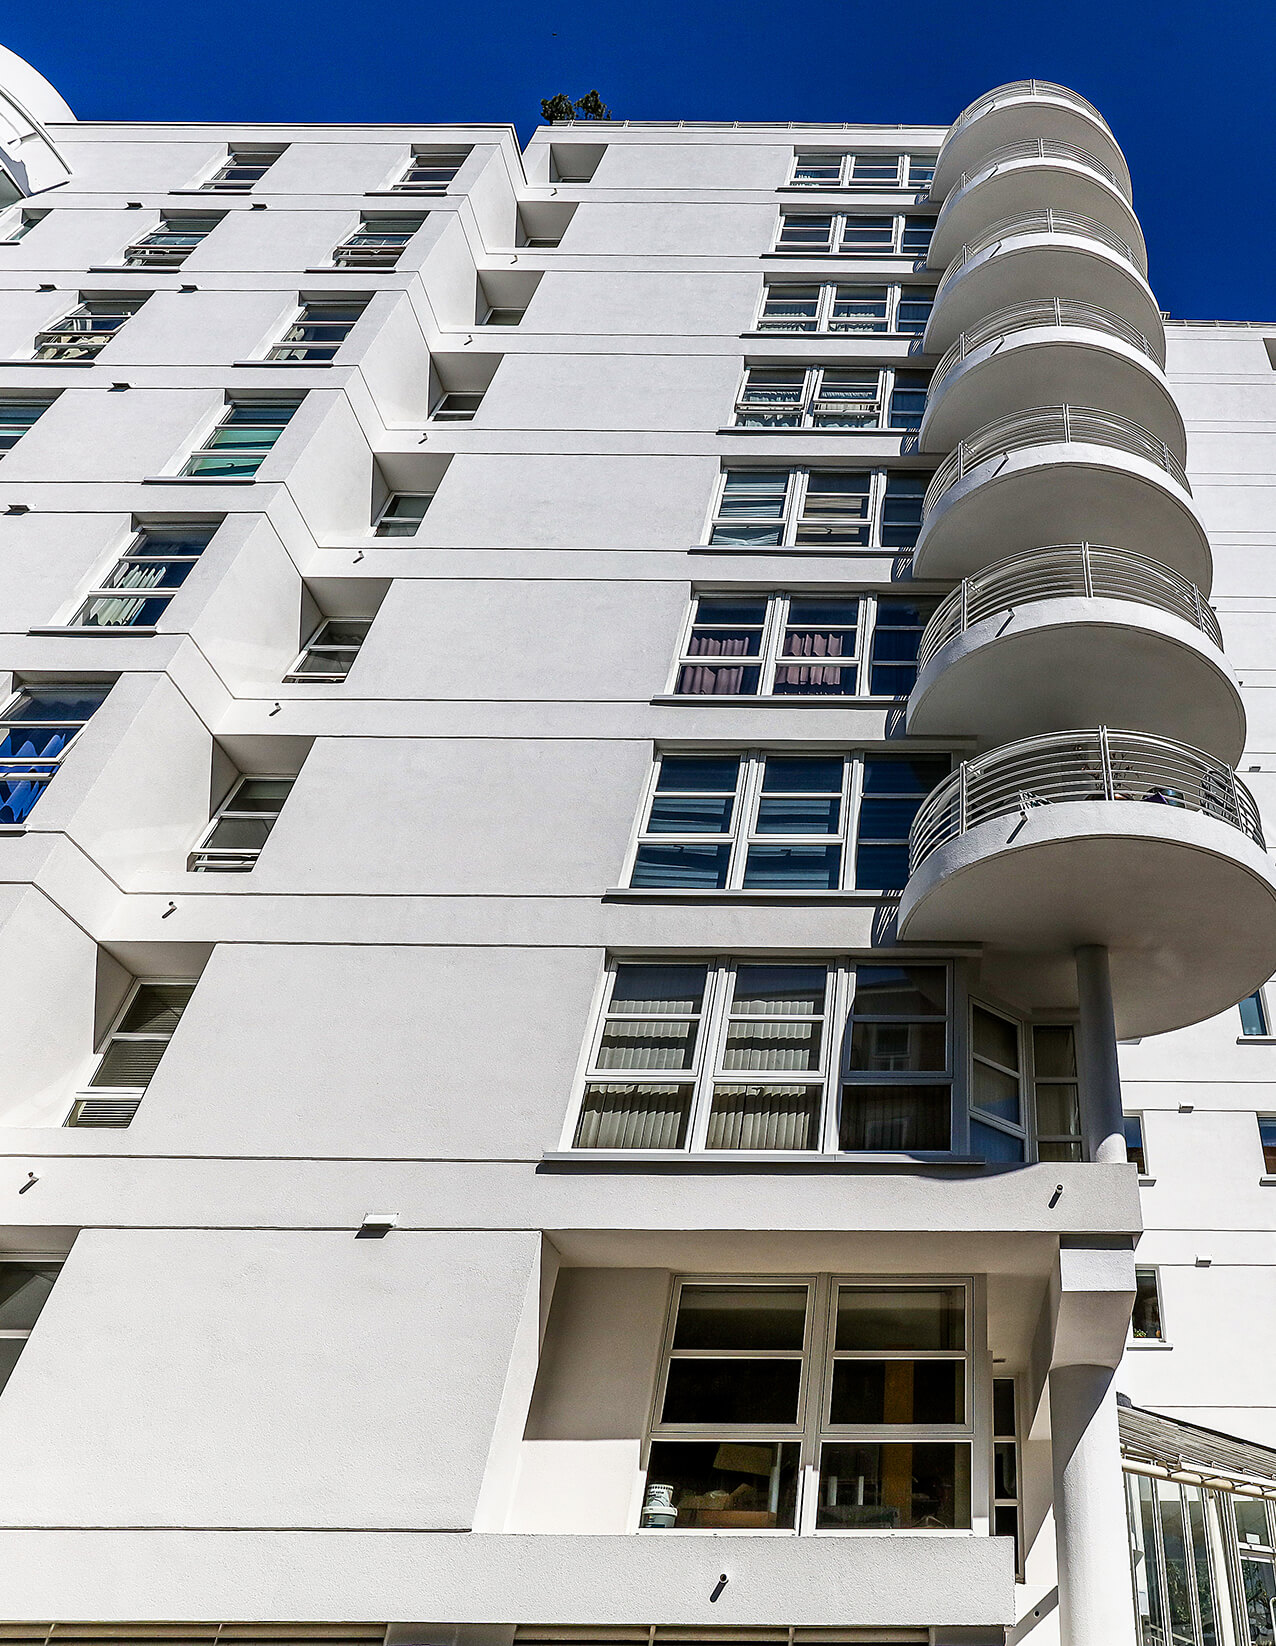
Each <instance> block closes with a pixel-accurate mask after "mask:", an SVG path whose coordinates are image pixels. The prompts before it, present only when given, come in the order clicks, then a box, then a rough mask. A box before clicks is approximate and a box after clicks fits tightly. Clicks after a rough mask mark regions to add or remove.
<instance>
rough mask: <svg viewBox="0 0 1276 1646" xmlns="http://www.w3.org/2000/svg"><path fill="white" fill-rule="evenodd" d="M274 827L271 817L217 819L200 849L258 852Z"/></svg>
mask: <svg viewBox="0 0 1276 1646" xmlns="http://www.w3.org/2000/svg"><path fill="white" fill-rule="evenodd" d="M274 826H275V823H274V819H273V818H271V817H261V818H257V817H219V818H218V820H217V822H216V823H215V824H214V825H213V827H212V830H211V832H210V833H209V836H208V838H207V840H205V842H204V844H203V846H202V847H201V848H200V849H201V850H202V851H207V850H208V849H209V848H210V847H215V848H217V849H218V850H219V851H260V850H261V848H262V847H263V846H264V845H265V844H266V839H267V837H268V836H269V834H270V831H271V829H272V828H274Z"/></svg>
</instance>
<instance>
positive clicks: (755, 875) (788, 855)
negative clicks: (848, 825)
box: [744, 846, 842, 892]
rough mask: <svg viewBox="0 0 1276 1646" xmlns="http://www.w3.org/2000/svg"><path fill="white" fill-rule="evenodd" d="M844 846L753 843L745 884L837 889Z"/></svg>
mask: <svg viewBox="0 0 1276 1646" xmlns="http://www.w3.org/2000/svg"><path fill="white" fill-rule="evenodd" d="M841 865H842V848H841V847H840V846H750V847H749V855H748V857H747V858H746V860H745V865H744V884H745V885H746V886H747V887H750V888H754V889H759V890H768V891H809V892H831V891H836V890H837V886H838V881H839V878H840V875H841Z"/></svg>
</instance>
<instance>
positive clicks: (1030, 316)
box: [930, 297, 1156, 393]
mask: <svg viewBox="0 0 1276 1646" xmlns="http://www.w3.org/2000/svg"><path fill="white" fill-rule="evenodd" d="M1039 326H1082V327H1084V328H1085V329H1086V330H1087V331H1101V332H1106V333H1107V334H1108V336H1109V337H1116V338H1119V339H1120V340H1121V342H1123V343H1129V344H1130V345H1131V346H1132V347H1133V348H1136V349H1138V350H1139V351H1140V352H1141V353H1143V354H1146V355H1147V357H1148V359H1149V360H1153V361H1155V360H1156V355H1155V354H1154V353H1153V352H1152V345H1151V343H1149V342H1148V340H1147V338H1146V337H1144V335H1143V333H1142V332H1141V331H1140V330H1139V329H1138V327H1137V326H1132V325H1131V324H1130V322H1129V321H1128V320H1122V318H1121V316H1120V315H1119V314H1113V313H1112V311H1111V309H1101V308H1099V307H1098V305H1097V304H1095V303H1074V302H1072V301H1071V300H1070V299H1068V298H1064V297H1052V298H1042V299H1040V300H1039V301H1037V302H1032V303H1013V304H1011V305H1010V306H1009V307H1007V308H1004V309H998V310H997V312H996V314H990V315H989V316H988V318H987V319H986V320H981V321H980V322H979V324H978V325H977V326H972V327H971V328H970V330H969V331H964V332H962V334H961V336H960V337H959V338H958V339H957V341H956V342H955V343H954V344H953V346H952V348H951V349H949V351H948V353H947V354H946V355H945V356H944V357H943V359H942V360H941V361H940V362H939V364H938V365H937V366H936V367H935V370H934V372H933V373H932V375H931V380H930V388H931V392H932V393H933V392H934V390H935V389H936V388H938V386H939V385H940V383H942V382H943V380H944V378H945V377H947V376H948V374H949V372H950V371H952V369H953V367H954V366H956V365H957V364H959V362H961V361H962V360H964V359H965V358H966V356H967V355H968V354H972V353H973V352H974V350H975V349H978V348H982V347H983V345H984V344H985V343H991V342H993V341H995V340H996V339H997V338H999V337H1009V336H1011V335H1012V334H1013V333H1015V332H1018V331H1033V330H1035V329H1036V328H1037V327H1039Z"/></svg>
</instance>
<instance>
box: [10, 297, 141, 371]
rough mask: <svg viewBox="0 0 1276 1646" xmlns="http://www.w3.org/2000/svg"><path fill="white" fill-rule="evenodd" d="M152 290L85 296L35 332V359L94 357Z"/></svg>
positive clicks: (33, 356) (81, 358)
mask: <svg viewBox="0 0 1276 1646" xmlns="http://www.w3.org/2000/svg"><path fill="white" fill-rule="evenodd" d="M149 295H150V294H149V293H144V294H143V295H142V296H141V297H93V298H81V299H80V302H79V305H78V306H77V307H76V308H74V309H72V310H71V312H70V314H68V315H66V316H64V318H63V319H61V320H59V321H58V323H57V325H55V326H50V327H49V329H48V331H41V332H37V333H36V335H35V353H34V354H33V355H32V359H33V360H92V359H93V358H94V357H95V356H96V355H99V354H101V352H102V350H103V349H104V348H105V347H106V345H107V344H108V343H109V342H110V341H111V339H112V338H113V337H114V336H115V334H116V332H117V331H119V329H120V327H121V326H123V324H124V322H125V321H126V320H128V319H129V317H130V316H131V315H134V314H136V313H137V311H138V310H139V309H140V308H141V306H142V304H143V303H145V301H146V299H147V297H148V296H149Z"/></svg>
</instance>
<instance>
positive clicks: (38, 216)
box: [4, 211, 49, 246]
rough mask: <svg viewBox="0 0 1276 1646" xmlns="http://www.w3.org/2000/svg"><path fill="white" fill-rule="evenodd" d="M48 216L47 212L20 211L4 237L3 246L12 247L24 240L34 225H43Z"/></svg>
mask: <svg viewBox="0 0 1276 1646" xmlns="http://www.w3.org/2000/svg"><path fill="white" fill-rule="evenodd" d="M48 215H49V214H48V212H47V211H20V212H19V213H18V215H17V217H16V218H15V219H14V220H13V222H12V224H11V225H10V227H9V232H8V234H6V235H5V236H4V243H5V245H7V246H12V245H15V244H16V243H17V242H18V241H19V240H23V239H25V238H26V236H27V235H28V234H30V233H31V230H32V229H33V228H34V227H35V226H36V224H37V223H43V222H44V220H45V218H46V217H47V216H48Z"/></svg>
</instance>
